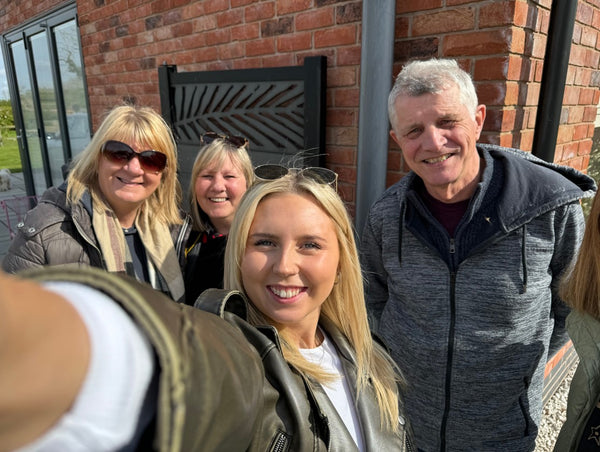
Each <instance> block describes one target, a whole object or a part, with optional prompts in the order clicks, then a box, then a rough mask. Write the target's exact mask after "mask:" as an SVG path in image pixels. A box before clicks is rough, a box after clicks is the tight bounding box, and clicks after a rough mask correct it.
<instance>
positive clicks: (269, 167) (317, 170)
mask: <svg viewBox="0 0 600 452" xmlns="http://www.w3.org/2000/svg"><path fill="white" fill-rule="evenodd" d="M291 172H294V173H296V174H297V175H298V176H299V177H304V178H306V179H311V180H313V181H315V182H317V183H319V184H324V185H330V186H332V187H333V188H334V189H335V190H337V179H338V175H337V173H335V172H333V171H331V170H330V169H327V168H322V167H320V166H310V167H308V168H287V167H285V166H283V165H275V164H270V163H268V164H265V165H259V166H257V167H256V168H254V176H255V177H256V179H258V180H259V181H270V180H276V179H280V178H282V177H284V176H287V175H288V174H289V173H291Z"/></svg>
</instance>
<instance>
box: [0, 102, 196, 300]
mask: <svg viewBox="0 0 600 452" xmlns="http://www.w3.org/2000/svg"><path fill="white" fill-rule="evenodd" d="M176 152H177V151H176V147H175V142H174V140H173V136H172V134H171V131H170V129H169V126H168V125H167V124H166V123H165V121H164V120H163V119H162V117H161V116H160V115H159V114H157V113H156V112H155V111H154V110H152V109H150V108H147V107H135V106H118V107H115V108H114V109H113V110H112V111H110V112H109V114H108V115H107V116H106V118H105V119H104V121H103V122H102V124H101V125H100V127H99V128H98V130H97V131H96V133H95V134H94V137H93V138H92V140H91V142H90V143H89V145H88V146H87V147H86V149H85V150H84V151H83V152H82V153H81V154H79V155H78V156H77V157H76V159H75V160H74V162H73V165H72V167H71V170H70V172H69V175H68V177H67V180H66V181H65V183H63V184H62V185H61V186H60V187H51V188H49V189H48V190H47V191H46V192H45V193H44V195H43V196H42V198H41V200H40V202H39V204H38V205H37V206H36V207H35V208H34V209H32V210H31V211H30V212H29V213H28V214H27V216H26V218H25V220H24V223H23V224H22V225H20V227H19V231H18V233H17V236H16V237H15V239H14V241H13V242H12V244H11V246H10V248H9V250H8V254H7V256H6V257H5V259H4V261H3V263H2V266H3V268H4V269H5V270H6V271H8V272H16V271H18V270H21V269H24V268H28V267H37V266H42V265H59V264H67V263H79V264H82V265H90V266H93V267H99V268H104V269H106V270H108V271H110V272H123V273H127V274H129V275H131V276H134V277H135V278H136V279H138V280H140V281H144V282H147V283H149V284H151V285H152V287H154V288H155V289H158V290H160V291H162V292H164V293H166V294H167V295H169V296H170V297H171V298H172V299H174V300H175V301H182V300H183V295H184V283H183V275H182V272H181V267H182V265H183V263H184V250H183V244H184V243H185V237H184V236H185V232H186V231H185V228H184V227H183V221H182V214H181V211H180V209H179V207H178V205H179V201H180V198H181V190H180V187H179V183H178V182H177V155H176ZM176 246H177V247H178V249H176Z"/></svg>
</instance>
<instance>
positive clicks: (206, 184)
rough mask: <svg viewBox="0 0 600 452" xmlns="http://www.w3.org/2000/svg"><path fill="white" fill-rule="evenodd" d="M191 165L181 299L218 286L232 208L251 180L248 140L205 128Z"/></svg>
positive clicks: (194, 297)
mask: <svg viewBox="0 0 600 452" xmlns="http://www.w3.org/2000/svg"><path fill="white" fill-rule="evenodd" d="M202 143H203V146H202V148H201V149H200V151H199V152H198V155H197V156H196V160H195V161H194V166H193V167H192V175H191V182H190V187H189V199H190V214H191V216H192V222H193V224H192V232H191V234H190V236H189V238H188V241H187V244H186V250H185V255H186V267H185V272H184V273H185V293H186V302H187V303H188V304H191V305H193V304H194V301H195V300H196V298H197V297H198V295H200V293H201V292H203V291H204V290H206V289H208V288H211V287H216V288H222V287H223V261H224V259H225V245H226V244H227V235H228V234H229V228H230V227H231V222H232V221H233V216H234V214H235V211H236V209H237V207H238V205H239V203H240V200H241V199H242V196H243V194H244V193H245V192H246V190H247V189H248V187H249V186H250V184H252V180H253V172H252V171H253V168H252V161H251V160H250V156H249V155H248V151H247V147H248V140H246V139H245V138H242V137H235V136H233V137H229V136H224V135H218V134H216V133H214V132H207V133H205V134H204V135H203V137H202Z"/></svg>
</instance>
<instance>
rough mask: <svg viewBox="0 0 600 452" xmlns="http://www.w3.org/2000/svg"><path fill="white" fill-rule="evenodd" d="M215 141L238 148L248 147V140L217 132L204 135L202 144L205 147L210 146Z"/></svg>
mask: <svg viewBox="0 0 600 452" xmlns="http://www.w3.org/2000/svg"><path fill="white" fill-rule="evenodd" d="M215 140H223V141H225V142H226V143H229V144H231V145H232V146H234V147H236V148H245V147H246V146H248V138H244V137H237V136H229V135H221V134H218V133H216V132H206V133H205V134H204V135H202V144H204V145H207V144H210V143H212V142H213V141H215Z"/></svg>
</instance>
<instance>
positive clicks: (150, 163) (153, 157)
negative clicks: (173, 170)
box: [102, 140, 167, 173]
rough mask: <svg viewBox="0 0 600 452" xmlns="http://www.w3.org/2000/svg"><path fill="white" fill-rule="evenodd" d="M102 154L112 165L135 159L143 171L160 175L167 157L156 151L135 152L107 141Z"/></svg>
mask: <svg viewBox="0 0 600 452" xmlns="http://www.w3.org/2000/svg"><path fill="white" fill-rule="evenodd" d="M102 153H103V154H104V155H105V156H106V158H107V159H108V160H110V161H111V162H113V163H121V164H124V163H126V162H128V161H130V160H131V159H132V158H134V157H137V158H138V160H139V162H140V166H141V167H142V168H143V169H144V171H151V172H155V173H160V172H161V171H162V170H164V169H165V166H167V156H166V155H165V154H163V153H162V152H158V151H153V150H149V151H142V152H135V151H134V150H133V149H132V148H131V146H129V145H127V144H125V143H122V142H120V141H116V140H108V141H107V142H106V143H104V144H103V145H102Z"/></svg>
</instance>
